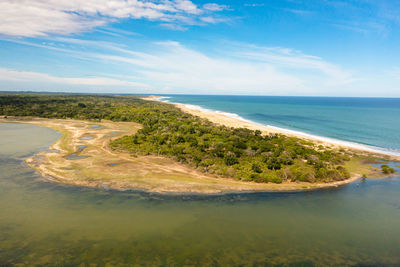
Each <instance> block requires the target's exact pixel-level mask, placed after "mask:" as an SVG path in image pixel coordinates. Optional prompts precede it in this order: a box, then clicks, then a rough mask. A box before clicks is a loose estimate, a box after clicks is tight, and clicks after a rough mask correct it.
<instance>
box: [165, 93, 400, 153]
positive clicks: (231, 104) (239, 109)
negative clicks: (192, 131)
mask: <svg viewBox="0 0 400 267" xmlns="http://www.w3.org/2000/svg"><path fill="white" fill-rule="evenodd" d="M169 97H170V98H169V99H168V101H170V102H177V103H183V104H191V105H197V106H200V107H203V108H206V109H211V110H218V111H223V112H229V113H232V114H237V115H239V116H241V117H243V118H245V119H248V120H251V121H254V122H258V123H262V124H266V125H272V126H277V127H281V128H285V129H291V130H296V131H301V132H305V133H309V134H313V135H318V136H323V137H329V138H333V139H338V140H343V141H350V142H355V143H359V144H363V145H368V146H373V147H380V148H384V149H387V150H391V151H393V152H395V153H399V154H400V98H343V97H340V98H338V97H272V96H200V95H196V96H194V95H169Z"/></svg>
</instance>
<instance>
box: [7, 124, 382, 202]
mask: <svg viewBox="0 0 400 267" xmlns="http://www.w3.org/2000/svg"><path fill="white" fill-rule="evenodd" d="M6 122H7V123H25V124H33V125H38V126H44V127H47V128H50V129H53V130H57V131H58V132H60V133H61V134H62V135H61V137H60V138H59V139H58V140H57V141H56V142H55V143H53V144H52V145H51V146H50V147H49V148H50V149H51V151H44V152H40V153H38V154H35V155H33V156H32V157H29V158H27V159H25V162H26V163H27V165H28V166H30V167H31V168H33V169H34V170H36V171H38V172H39V173H40V174H41V175H42V177H43V178H44V179H47V180H50V181H54V182H60V183H64V184H70V185H77V186H87V187H96V188H106V189H107V188H110V189H115V190H129V189H132V190H144V191H146V192H149V193H160V194H206V195H214V194H230V193H232V194H233V193H257V192H300V191H311V190H318V189H325V188H334V187H339V186H343V185H346V184H349V183H351V182H354V181H356V180H358V179H360V178H361V176H362V175H361V174H360V173H359V172H356V171H354V172H353V173H352V176H351V177H350V178H349V179H346V180H343V181H336V182H331V183H306V182H284V183H281V184H274V183H256V182H245V181H238V180H234V179H230V178H223V177H216V176H213V175H208V174H204V173H200V172H199V171H198V170H196V169H192V168H190V167H189V166H185V165H183V164H181V163H177V162H175V161H174V160H173V159H170V158H166V157H159V156H139V157H132V156H131V155H130V154H129V153H126V152H124V151H115V150H111V149H110V147H109V146H108V143H109V142H110V140H112V139H113V138H118V137H121V136H123V135H127V134H128V135H130V134H133V133H134V132H136V131H137V129H139V128H140V127H141V126H140V125H138V124H136V123H129V122H125V123H124V122H111V121H103V122H90V121H79V120H58V119H42V118H17V117H14V118H8V119H0V123H6ZM94 125H101V126H102V127H103V128H102V129H97V128H93V126H94ZM115 131H119V132H120V133H121V134H120V135H118V136H112V133H113V132H115ZM89 135H90V136H93V138H92V139H84V138H82V137H84V136H89ZM81 145H85V148H84V149H82V150H79V146H81ZM55 151H57V152H55ZM71 155H74V156H78V158H75V159H72V160H71V159H69V158H68V157H69V156H71ZM81 156H83V157H82V158H80V157H81ZM369 171H371V173H372V172H373V171H374V168H370V169H369ZM375 172H376V171H375Z"/></svg>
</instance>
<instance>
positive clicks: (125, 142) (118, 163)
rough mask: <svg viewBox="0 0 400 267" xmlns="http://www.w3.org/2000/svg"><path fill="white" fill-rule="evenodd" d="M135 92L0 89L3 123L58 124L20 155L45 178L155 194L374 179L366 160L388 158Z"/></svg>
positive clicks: (282, 187) (327, 184)
mask: <svg viewBox="0 0 400 267" xmlns="http://www.w3.org/2000/svg"><path fill="white" fill-rule="evenodd" d="M142 98H143V97H139V96H121V95H68V94H65V95H56V94H48V95H43V94H42V95H37V94H9V95H5V94H4V95H1V96H0V104H1V109H0V115H2V118H1V119H0V122H17V123H29V124H36V125H40V126H45V127H48V128H52V129H54V130H57V131H59V132H60V133H61V134H62V136H61V138H60V139H59V140H58V141H57V142H56V143H54V144H53V145H52V146H51V147H50V149H51V150H50V151H45V152H42V153H39V154H37V155H35V156H33V157H30V158H28V159H26V162H27V164H28V165H29V166H31V167H32V168H34V169H35V170H37V171H39V172H40V173H41V174H42V175H43V177H46V178H48V179H50V180H54V181H58V182H62V183H67V184H74V185H82V186H94V187H105V188H115V189H141V190H146V191H149V192H159V193H166V192H170V193H220V192H232V191H279V190H280V191H292V190H310V189H316V188H322V187H330V186H339V185H342V184H346V183H349V182H351V181H354V180H355V179H358V178H360V177H361V176H367V177H381V176H383V174H382V173H381V171H380V170H379V169H377V168H374V167H372V166H371V165H369V164H368V163H371V162H378V161H379V160H382V159H386V160H388V159H391V158H390V157H389V156H385V155H380V154H372V153H371V151H361V150H360V149H358V150H355V149H352V148H351V147H343V146H340V145H338V144H330V143H328V142H321V141H319V140H310V139H309V138H308V139H307V138H300V136H294V135H290V134H289V135H288V134H285V133H281V132H277V131H275V132H274V131H273V130H271V129H265V128H262V127H261V128H257V125H247V124H244V123H246V122H243V121H241V122H239V121H236V125H234V123H233V124H232V122H230V123H229V122H224V121H223V120H222V121H221V118H220V119H219V120H217V119H216V118H215V117H212V116H207V114H204V113H203V114H201V112H199V111H193V110H189V109H187V108H185V107H183V106H174V105H172V104H166V103H160V102H155V101H151V100H154V99H155V97H150V98H144V99H142ZM229 119H231V120H234V119H232V118H229ZM226 120H228V119H227V118H226ZM233 126H236V127H233ZM237 126H239V127H237ZM392 159H393V157H392Z"/></svg>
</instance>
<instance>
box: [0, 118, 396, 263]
mask: <svg viewBox="0 0 400 267" xmlns="http://www.w3.org/2000/svg"><path fill="white" fill-rule="evenodd" d="M58 137H59V134H58V133H57V132H55V131H52V130H50V129H46V128H42V127H38V126H32V125H19V124H0V266H13V265H18V266H20V265H27V266H77V265H79V264H82V265H81V266H89V265H90V264H91V265H90V266H134V265H137V266H182V265H185V266H270V265H278V266H299V265H300V266H375V265H376V266H382V265H387V266H399V265H400V178H399V177H395V178H387V179H383V180H370V179H367V180H366V181H364V182H363V181H357V182H354V183H352V184H350V185H347V186H344V187H340V188H335V189H329V190H321V191H315V192H303V193H257V194H231V195H219V196H195V195H192V196H190V195H185V196H173V195H170V196H161V195H157V194H147V193H144V192H135V191H125V192H120V191H112V190H109V191H107V190H104V189H94V188H83V187H73V186H66V185H62V184H58V183H52V182H47V181H46V180H45V179H43V178H41V177H40V175H39V174H37V173H35V172H34V171H33V170H32V169H30V168H29V167H27V166H26V165H24V163H23V160H22V159H23V157H26V156H29V155H32V154H33V153H37V152H38V151H42V150H45V149H46V148H47V147H48V146H49V145H50V144H51V143H52V142H54V141H55V140H56V139H57V138H58Z"/></svg>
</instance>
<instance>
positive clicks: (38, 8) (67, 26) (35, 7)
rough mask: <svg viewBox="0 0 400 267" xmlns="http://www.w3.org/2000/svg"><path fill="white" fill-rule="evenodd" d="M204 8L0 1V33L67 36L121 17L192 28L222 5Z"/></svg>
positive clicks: (129, 1) (177, 3)
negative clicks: (180, 24)
mask: <svg viewBox="0 0 400 267" xmlns="http://www.w3.org/2000/svg"><path fill="white" fill-rule="evenodd" d="M206 7H208V9H206V8H199V7H198V6H197V5H195V4H194V3H193V2H191V1H189V0H169V1H158V0H85V1H81V0H2V1H0V34H4V35H10V36H21V37H35V36H46V35H49V34H57V35H68V34H73V33H80V32H85V31H89V30H91V29H93V28H95V27H98V26H104V25H106V24H108V23H110V22H113V21H116V20H119V19H125V18H130V19H148V20H153V21H162V22H169V23H171V22H174V24H177V23H182V24H189V25H195V24H201V23H200V22H197V23H196V21H198V20H199V18H200V16H201V14H203V13H204V12H207V13H209V12H210V11H219V10H220V8H221V7H222V6H221V7H219V6H218V5H216V4H215V5H212V6H207V5H206ZM210 8H211V9H210ZM213 9H214V10H213ZM208 16H212V15H210V14H209V15H208ZM203 22H204V20H203ZM213 23H214V22H213ZM203 24H204V23H203Z"/></svg>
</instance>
